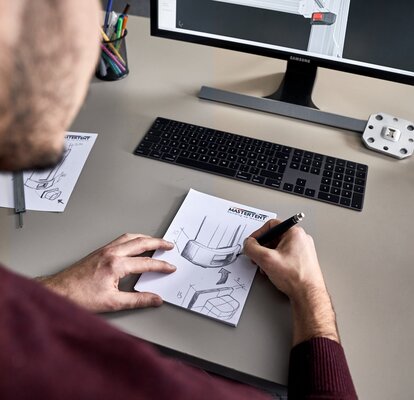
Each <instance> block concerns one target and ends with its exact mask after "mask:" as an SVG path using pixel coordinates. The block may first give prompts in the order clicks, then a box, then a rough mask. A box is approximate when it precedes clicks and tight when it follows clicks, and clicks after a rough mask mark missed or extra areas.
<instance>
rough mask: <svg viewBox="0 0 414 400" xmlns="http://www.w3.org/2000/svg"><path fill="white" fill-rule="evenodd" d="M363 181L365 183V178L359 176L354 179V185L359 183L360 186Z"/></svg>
mask: <svg viewBox="0 0 414 400" xmlns="http://www.w3.org/2000/svg"><path fill="white" fill-rule="evenodd" d="M364 183H365V180H364V179H361V178H356V179H355V185H361V186H363V185H364Z"/></svg>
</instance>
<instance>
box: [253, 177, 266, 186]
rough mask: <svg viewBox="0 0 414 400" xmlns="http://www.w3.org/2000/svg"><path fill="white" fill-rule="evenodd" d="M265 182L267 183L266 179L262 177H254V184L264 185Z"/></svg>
mask: <svg viewBox="0 0 414 400" xmlns="http://www.w3.org/2000/svg"><path fill="white" fill-rule="evenodd" d="M264 181H265V178H263V177H262V176H258V175H254V176H253V177H252V182H254V183H260V184H261V185H262V184H263V183H264Z"/></svg>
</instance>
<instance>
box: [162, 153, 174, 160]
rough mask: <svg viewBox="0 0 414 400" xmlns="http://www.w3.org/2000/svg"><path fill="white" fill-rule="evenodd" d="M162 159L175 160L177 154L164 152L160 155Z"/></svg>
mask: <svg viewBox="0 0 414 400" xmlns="http://www.w3.org/2000/svg"><path fill="white" fill-rule="evenodd" d="M162 159H163V160H166V161H175V160H176V159H177V156H176V155H173V154H164V155H163V156H162Z"/></svg>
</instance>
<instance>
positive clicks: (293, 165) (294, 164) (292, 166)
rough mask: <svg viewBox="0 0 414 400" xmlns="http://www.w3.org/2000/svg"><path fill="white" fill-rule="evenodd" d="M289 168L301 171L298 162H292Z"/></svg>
mask: <svg viewBox="0 0 414 400" xmlns="http://www.w3.org/2000/svg"><path fill="white" fill-rule="evenodd" d="M289 167H290V168H292V169H299V164H298V163H296V162H292V163H290V165H289Z"/></svg>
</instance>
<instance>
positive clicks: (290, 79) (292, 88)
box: [265, 60, 318, 109]
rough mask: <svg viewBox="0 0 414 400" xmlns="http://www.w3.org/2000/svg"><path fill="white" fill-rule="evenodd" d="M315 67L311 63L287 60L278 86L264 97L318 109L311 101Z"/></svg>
mask: <svg viewBox="0 0 414 400" xmlns="http://www.w3.org/2000/svg"><path fill="white" fill-rule="evenodd" d="M317 68H318V67H317V66H316V65H313V64H308V63H305V62H300V61H292V60H289V61H288V63H287V67H286V72H285V75H284V77H283V80H282V82H281V84H280V86H279V88H278V89H277V90H276V92H274V93H272V94H271V95H269V96H266V97H265V98H266V99H272V100H279V101H283V102H285V103H292V104H297V105H299V106H305V107H310V108H315V109H318V107H316V106H315V104H314V103H313V101H312V90H313V86H314V84H315V79H316V71H317Z"/></svg>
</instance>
